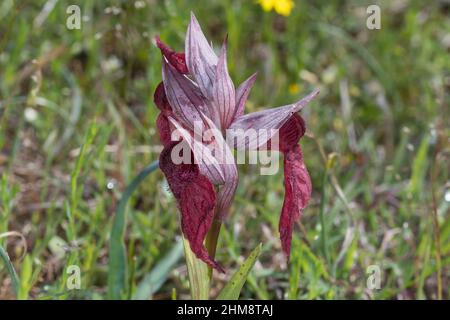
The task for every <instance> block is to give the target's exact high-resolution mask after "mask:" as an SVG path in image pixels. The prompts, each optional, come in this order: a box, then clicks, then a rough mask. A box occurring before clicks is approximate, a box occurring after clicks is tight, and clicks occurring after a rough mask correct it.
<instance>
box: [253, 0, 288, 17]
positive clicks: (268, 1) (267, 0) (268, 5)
mask: <svg viewBox="0 0 450 320" xmlns="http://www.w3.org/2000/svg"><path fill="white" fill-rule="evenodd" d="M258 3H259V4H260V5H261V8H263V10H264V11H267V12H269V11H271V10H273V9H275V11H276V12H277V13H278V14H280V15H282V16H288V15H290V14H291V11H292V8H294V1H293V0H258Z"/></svg>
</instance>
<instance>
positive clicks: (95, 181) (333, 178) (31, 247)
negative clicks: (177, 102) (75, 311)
mask: <svg viewBox="0 0 450 320" xmlns="http://www.w3.org/2000/svg"><path fill="white" fill-rule="evenodd" d="M372 2H373V1H356V0H354V1H352V0H348V1H325V0H319V1H303V0H300V1H295V7H294V9H293V11H292V12H291V14H290V15H289V16H287V17H283V16H280V15H277V14H276V13H275V12H264V11H263V10H262V8H261V7H260V6H259V5H258V4H257V3H256V2H254V1H237V0H225V1H218V0H211V1H204V2H203V1H202V2H200V1H181V0H173V1H169V0H167V1H156V0H147V1H119V0H118V1H88V0H86V1H66V0H60V1H56V2H54V7H51V6H49V5H51V4H52V3H53V1H43V0H38V1H31V0H24V1H13V0H3V1H2V2H1V3H0V175H1V180H0V245H1V246H2V247H3V248H5V249H6V251H7V252H8V254H9V257H10V259H11V261H12V264H13V265H14V267H15V269H16V270H17V274H18V279H19V280H18V281H19V283H16V282H14V281H13V282H12V280H11V277H10V276H9V273H8V268H9V267H7V266H5V265H3V264H0V298H1V299H11V298H16V297H18V298H21V299H75V298H80V299H106V298H108V276H110V274H109V273H110V272H111V270H110V269H109V268H108V257H109V253H110V250H109V245H108V244H109V242H110V235H111V230H112V226H113V217H114V214H115V212H116V209H117V206H118V205H119V201H120V198H121V195H122V193H123V192H124V190H125V188H126V187H127V185H128V184H129V183H130V182H131V181H132V180H133V178H134V177H135V176H136V175H138V174H139V172H141V170H142V169H144V168H145V167H146V166H148V165H149V164H150V163H152V162H153V161H155V160H157V159H158V156H159V152H160V151H161V147H160V143H159V137H158V134H157V132H156V130H155V120H156V117H157V115H158V110H157V108H156V107H155V105H154V104H153V101H152V99H153V92H154V89H155V88H156V86H157V85H158V83H159V82H160V81H161V56H160V53H159V51H158V49H157V48H156V47H155V46H154V45H153V43H152V38H153V37H154V36H156V35H159V36H160V37H161V39H162V40H163V41H165V42H166V43H168V44H169V45H170V46H171V47H173V48H174V49H176V50H183V48H184V34H185V30H186V26H187V24H188V22H189V14H190V11H193V12H195V14H196V16H197V18H198V20H199V21H200V23H201V25H202V27H203V29H204V32H205V34H206V35H207V37H208V38H210V39H212V41H213V44H214V45H215V47H218V46H219V45H220V44H221V43H222V41H223V39H224V37H225V36H226V35H227V34H228V43H229V52H228V65H229V69H230V73H231V76H232V78H233V79H235V82H236V83H240V82H242V81H243V80H244V79H246V78H247V77H248V76H249V75H251V74H252V73H253V72H255V71H257V72H258V77H257V80H256V83H255V85H254V88H253V89H252V92H251V94H250V98H249V102H248V103H247V106H246V108H247V111H254V110H258V109H261V108H263V107H267V106H278V105H283V104H287V103H290V102H292V101H295V100H296V99H298V98H299V97H301V96H303V95H305V94H306V93H308V92H310V91H311V90H312V89H313V88H316V87H318V88H320V89H321V93H320V96H319V98H318V99H317V100H315V101H314V102H312V103H311V104H310V105H309V106H308V107H307V108H305V109H304V110H303V111H302V115H303V116H304V117H305V119H306V123H307V136H306V137H305V138H304V139H303V140H302V147H303V150H304V156H305V161H306V164H307V167H308V168H309V172H310V174H311V177H312V181H313V189H314V190H313V199H312V201H311V203H310V205H309V207H308V208H307V209H306V210H305V212H304V214H303V217H302V219H301V222H300V223H299V224H298V226H297V227H296V230H295V232H294V239H293V244H292V257H291V261H290V264H289V265H287V264H286V261H285V258H284V256H283V254H282V251H281V246H280V241H279V239H278V231H277V230H278V218H279V213H280V211H281V206H282V202H283V190H284V188H283V174H282V172H281V171H280V173H279V174H277V175H273V176H261V175H260V174H259V168H258V166H254V165H246V166H239V173H240V183H239V187H238V189H237V193H236V198H235V201H234V204H233V206H232V209H231V214H230V216H229V217H228V218H227V220H226V222H225V224H224V228H223V229H222V232H221V235H220V239H219V245H218V251H217V259H218V261H220V262H221V264H222V265H223V266H225V267H226V269H227V270H229V272H228V273H227V274H226V275H221V274H214V282H213V284H214V286H213V288H212V295H213V296H215V295H217V294H218V292H219V290H220V288H222V287H223V285H224V283H226V282H227V281H228V280H229V278H230V276H231V274H232V270H234V269H236V268H237V266H238V265H240V264H241V263H242V262H243V261H244V257H247V256H248V255H249V254H250V252H251V251H252V250H253V249H254V248H255V247H257V245H258V244H259V243H262V248H261V255H260V257H259V260H258V261H257V263H256V265H255V267H254V268H253V270H252V271H251V273H250V276H249V278H248V281H247V283H246V284H245V285H244V289H243V291H242V294H241V298H245V299H247V298H259V299H437V298H444V299H449V298H450V290H449V289H450V287H449V286H450V214H449V207H450V178H449V171H450V166H449V165H448V164H449V161H450V143H449V142H450V140H449V139H450V138H449V137H450V127H449V123H450V116H449V112H450V110H449V109H450V107H449V106H450V58H449V57H450V55H449V53H450V31H449V30H450V19H449V15H450V6H449V4H448V2H445V1H433V2H424V1H416V0H410V1H407V0H399V1H377V3H378V4H379V5H380V6H381V9H382V12H381V17H382V26H381V29H380V30H369V29H367V28H366V18H367V14H366V8H367V6H368V5H370V4H372ZM71 4H77V5H79V6H80V8H81V10H82V14H83V16H84V19H83V22H82V28H81V29H80V30H68V29H67V28H66V19H67V17H68V15H67V13H66V9H67V7H68V6H69V5H71ZM45 5H47V7H46V6H45ZM48 9H50V10H49V11H48V12H46V10H48ZM124 227H125V230H124V239H125V241H124V243H125V249H126V250H125V251H124V252H125V254H126V256H124V259H126V262H127V264H128V267H127V268H126V269H121V270H122V271H124V272H126V277H125V279H127V280H126V281H127V282H128V283H127V284H126V292H125V293H124V295H123V298H139V299H147V298H154V299H170V298H172V297H177V298H178V299H183V298H188V297H189V287H188V274H187V270H186V266H185V264H184V258H183V253H182V248H181V244H180V236H181V232H180V228H179V215H178V213H177V208H176V204H175V201H174V198H173V197H172V195H171V194H170V192H169V191H168V186H167V183H166V182H165V180H164V177H163V175H162V174H161V172H159V171H155V172H154V173H152V174H150V175H148V176H147V177H146V178H145V180H144V181H143V182H142V183H141V184H140V185H139V186H138V188H137V190H136V191H135V192H134V193H133V194H132V195H131V198H130V201H129V203H128V208H127V220H126V225H125V226H124ZM8 231H17V232H18V233H19V234H20V235H22V236H23V237H24V238H25V239H26V248H27V251H26V254H25V255H24V256H23V254H22V253H23V248H24V242H23V240H22V238H21V237H20V236H19V237H18V236H16V234H15V233H14V234H13V235H12V236H11V234H9V236H4V237H1V235H2V234H3V235H8V234H7V232H8ZM119 233H120V232H119ZM113 240H114V239H113ZM116 240H117V239H116ZM2 261H3V260H2ZM70 265H77V266H79V267H80V270H81V289H80V290H68V289H67V281H68V278H69V277H70V274H69V273H67V268H68V266H70ZM373 265H375V266H378V267H379V268H380V271H381V286H380V288H379V289H375V290H371V289H370V288H368V287H367V280H368V277H369V276H370V274H368V273H367V272H368V268H369V267H370V266H373ZM369 270H370V268H369ZM14 288H16V291H17V295H16V294H15V291H14Z"/></svg>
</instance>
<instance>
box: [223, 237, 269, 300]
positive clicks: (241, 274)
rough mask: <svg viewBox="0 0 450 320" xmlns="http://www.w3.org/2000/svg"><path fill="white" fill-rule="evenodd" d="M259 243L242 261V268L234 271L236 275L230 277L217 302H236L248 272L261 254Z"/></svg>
mask: <svg viewBox="0 0 450 320" xmlns="http://www.w3.org/2000/svg"><path fill="white" fill-rule="evenodd" d="M261 246H262V244H261V243H260V244H259V245H258V246H257V247H256V248H255V249H254V250H253V251H252V252H251V253H250V255H249V256H248V258H247V259H246V260H245V261H244V263H243V264H242V266H241V267H240V268H239V269H238V270H237V271H236V273H235V274H234V275H233V276H232V277H231V279H230V281H229V282H228V283H227V284H226V285H225V287H224V288H223V289H222V291H221V292H220V293H219V295H218V297H217V300H237V299H239V295H240V293H241V290H242V287H243V286H244V283H245V281H246V280H247V277H248V275H249V273H250V270H251V269H252V268H253V266H254V265H255V262H256V259H257V258H258V257H259V254H260V253H261Z"/></svg>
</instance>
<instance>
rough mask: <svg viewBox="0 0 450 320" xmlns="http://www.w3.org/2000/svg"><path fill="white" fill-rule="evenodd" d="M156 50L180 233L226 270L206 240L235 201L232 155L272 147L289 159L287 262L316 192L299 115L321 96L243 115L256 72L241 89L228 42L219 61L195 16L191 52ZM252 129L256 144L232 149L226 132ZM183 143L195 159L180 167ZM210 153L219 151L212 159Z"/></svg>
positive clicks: (165, 167)
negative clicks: (200, 130) (199, 132)
mask: <svg viewBox="0 0 450 320" xmlns="http://www.w3.org/2000/svg"><path fill="white" fill-rule="evenodd" d="M156 44H157V46H158V47H159V49H160V50H161V53H162V56H163V58H162V64H163V66H162V77H163V81H162V82H161V83H160V84H159V85H158V87H157V88H156V91H155V95H154V101H155V104H156V106H157V107H158V108H159V109H160V111H161V112H160V114H159V116H158V119H157V128H158V131H159V134H160V139H161V142H162V144H163V146H164V149H163V151H162V153H161V155H160V168H161V170H162V171H163V173H164V175H165V176H166V179H167V181H168V184H169V187H170V189H171V190H172V192H173V194H174V197H175V198H176V200H177V203H178V207H179V210H180V212H181V228H182V232H183V234H184V236H185V237H186V239H187V240H188V241H189V244H190V247H191V250H192V252H194V253H195V255H196V256H197V257H198V258H199V259H201V260H202V261H204V262H205V263H207V264H208V265H209V266H211V267H213V268H215V269H217V270H219V271H223V269H222V268H221V266H220V265H219V264H218V263H217V262H216V261H215V260H214V257H213V256H210V254H209V253H208V250H207V249H206V247H205V245H204V240H205V238H206V235H207V233H208V231H209V229H210V228H211V225H212V223H213V220H214V219H219V220H220V219H223V218H225V217H226V216H227V214H228V211H229V209H230V206H231V204H232V200H233V198H234V193H235V191H236V187H237V183H238V173H237V168H236V163H235V161H234V159H233V155H232V150H231V149H232V148H235V149H237V150H242V149H247V150H260V149H263V148H266V149H272V150H274V149H277V150H278V151H280V152H282V153H283V154H284V176H285V180H284V185H285V198H284V203H283V208H282V210H281V216H280V222H279V232H280V238H281V243H282V248H283V251H284V253H285V254H286V256H287V257H289V255H290V250H291V238H292V231H293V227H294V223H295V221H297V220H298V219H299V218H300V215H301V212H302V211H303V209H304V208H305V207H306V206H307V204H308V201H309V199H310V197H311V191H312V186H311V180H310V177H309V174H308V171H307V169H306V167H305V164H304V161H303V155H302V151H301V148H300V146H299V144H298V142H299V140H300V138H301V137H302V136H303V135H304V133H305V122H304V120H303V119H302V118H301V116H300V115H299V114H298V112H299V111H300V110H301V109H302V108H303V107H304V106H305V105H306V104H307V103H308V102H309V101H310V100H312V99H313V98H314V97H315V96H316V95H317V94H318V93H319V92H318V90H315V91H313V92H312V93H310V94H309V95H308V96H306V97H305V98H303V99H301V100H300V101H298V102H296V103H293V104H289V105H286V106H282V107H277V108H271V109H267V110H264V111H259V112H254V113H250V114H245V115H244V106H245V103H246V101H247V98H248V95H249V93H250V89H251V87H252V85H253V83H254V81H255V79H256V74H253V75H252V76H250V77H249V78H248V79H247V80H246V81H244V82H243V83H242V84H241V85H240V86H239V87H237V88H235V86H234V84H233V81H232V80H231V78H230V75H229V73H228V68H227V42H226V41H225V42H224V44H223V46H222V49H221V51H220V54H219V55H218V56H217V55H216V53H215V52H214V50H213V48H212V47H211V45H210V44H209V42H208V41H207V39H206V38H205V36H204V34H203V32H202V30H201V28H200V25H199V23H198V21H197V19H196V18H195V16H194V15H193V14H191V21H190V23H189V26H188V29H187V34H186V40H185V53H179V52H175V51H174V50H172V49H170V48H169V47H168V46H167V45H165V44H164V43H163V42H161V40H160V39H159V38H156ZM198 124H200V125H201V126H202V127H204V128H205V129H210V130H215V131H216V132H219V134H218V135H214V139H211V140H209V141H207V140H206V139H205V138H204V137H198V136H196V134H195V129H196V125H198ZM247 129H255V130H256V131H257V132H258V135H257V136H256V140H255V141H248V140H245V141H240V140H239V139H234V140H233V141H234V143H233V145H232V146H231V147H230V146H229V145H228V144H227V143H226V142H225V133H227V134H228V132H231V135H233V133H234V134H236V132H241V131H242V130H247ZM174 131H177V132H178V133H179V135H180V136H179V139H172V138H173V136H172V135H173V133H174ZM259 132H271V134H261V135H260V134H259ZM273 132H278V136H279V144H277V145H276V144H275V143H272V142H273V141H272V139H273V138H274V135H273ZM236 141H237V142H236ZM182 144H187V145H188V147H189V148H188V150H190V153H191V155H192V156H193V158H194V159H195V161H194V162H193V163H180V164H177V163H175V162H174V160H173V157H172V153H173V152H174V150H175V149H176V148H178V147H180V146H181V145H182ZM211 147H214V148H213V149H214V150H215V151H217V150H220V152H215V153H214V154H213V153H212V152H211ZM177 150H178V149H177ZM182 150H186V149H182ZM191 155H189V156H191ZM183 156H186V155H185V154H184V155H183ZM230 159H231V160H230Z"/></svg>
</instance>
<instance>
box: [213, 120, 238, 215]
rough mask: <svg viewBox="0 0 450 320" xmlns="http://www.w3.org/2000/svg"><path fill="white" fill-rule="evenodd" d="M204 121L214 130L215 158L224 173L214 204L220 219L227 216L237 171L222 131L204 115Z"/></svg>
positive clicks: (234, 190) (234, 188)
mask: <svg viewBox="0 0 450 320" xmlns="http://www.w3.org/2000/svg"><path fill="white" fill-rule="evenodd" d="M205 122H206V123H207V124H208V126H209V129H212V130H216V134H214V138H215V143H216V144H217V145H216V146H217V147H218V150H219V151H220V152H219V154H217V155H216V159H218V160H219V162H220V164H221V167H222V172H223V175H224V178H225V179H224V180H225V183H224V184H223V186H221V187H220V189H219V192H218V193H217V204H216V212H217V215H218V217H219V218H220V219H223V218H225V217H226V216H227V214H228V211H229V209H230V206H231V204H232V202H233V198H234V194H235V192H236V188H237V185H238V181H239V176H238V171H237V167H236V162H235V160H234V157H233V153H232V151H231V149H230V147H229V145H228V144H227V142H226V141H225V139H224V138H223V135H222V133H221V132H220V130H218V128H217V127H215V124H214V123H213V121H212V120H211V119H209V118H207V117H205Z"/></svg>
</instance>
